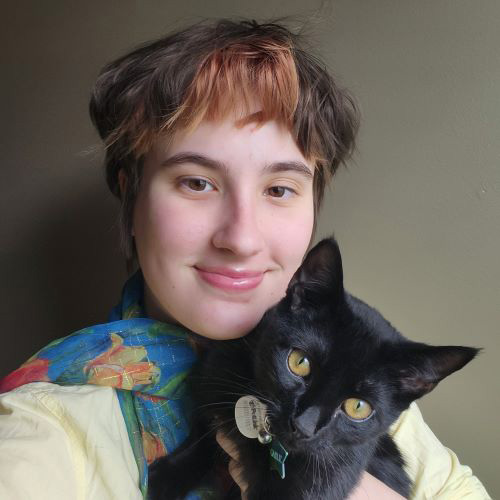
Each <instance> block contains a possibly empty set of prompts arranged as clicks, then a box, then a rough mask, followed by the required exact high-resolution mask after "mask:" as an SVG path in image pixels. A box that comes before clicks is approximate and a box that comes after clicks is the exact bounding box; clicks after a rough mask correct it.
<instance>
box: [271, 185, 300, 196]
mask: <svg viewBox="0 0 500 500" xmlns="http://www.w3.org/2000/svg"><path fill="white" fill-rule="evenodd" d="M268 193H269V196H271V197H272V198H285V199H286V198H290V196H293V195H294V194H295V191H294V190H293V189H292V188H289V187H285V186H272V187H270V188H269V189H268Z"/></svg>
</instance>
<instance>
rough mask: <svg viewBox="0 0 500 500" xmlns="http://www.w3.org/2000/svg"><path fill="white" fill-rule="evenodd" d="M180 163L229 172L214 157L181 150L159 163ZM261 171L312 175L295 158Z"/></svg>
mask: <svg viewBox="0 0 500 500" xmlns="http://www.w3.org/2000/svg"><path fill="white" fill-rule="evenodd" d="M182 163H194V164H196V165H201V166H202V167H207V168H211V169H214V170H221V171H222V172H224V173H226V174H227V173H228V172H229V169H228V167H227V165H226V164H225V163H224V162H221V161H219V160H216V159H215V158H210V157H209V156H205V155H202V154H200V153H192V152H182V153H177V154H175V155H172V156H170V157H168V158H167V159H166V160H163V161H162V162H161V165H162V166H163V167H172V166H175V165H181V164H182ZM263 171H264V173H270V174H274V173H278V172H287V171H293V172H297V173H299V174H301V175H303V176H304V177H306V178H307V179H312V178H313V177H314V174H313V172H312V171H311V169H310V168H309V167H308V166H307V165H306V164H305V163H303V162H301V161H295V160H293V161H277V162H273V163H271V164H269V165H266V166H265V167H264V169H263Z"/></svg>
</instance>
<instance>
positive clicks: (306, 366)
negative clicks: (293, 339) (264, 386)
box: [288, 349, 311, 377]
mask: <svg viewBox="0 0 500 500" xmlns="http://www.w3.org/2000/svg"><path fill="white" fill-rule="evenodd" d="M288 368H290V371H291V372H292V373H293V374H294V375H298V376H299V377H307V376H308V375H309V374H310V373H311V364H310V363H309V359H308V358H307V356H306V353H305V352H304V351H301V350H300V349H292V350H291V351H290V354H289V355H288Z"/></svg>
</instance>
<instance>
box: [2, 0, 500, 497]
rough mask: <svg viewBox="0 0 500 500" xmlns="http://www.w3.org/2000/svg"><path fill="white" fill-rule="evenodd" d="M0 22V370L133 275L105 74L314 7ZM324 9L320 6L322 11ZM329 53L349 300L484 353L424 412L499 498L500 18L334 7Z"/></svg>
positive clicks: (498, 6) (439, 5) (476, 6)
mask: <svg viewBox="0 0 500 500" xmlns="http://www.w3.org/2000/svg"><path fill="white" fill-rule="evenodd" d="M16 5H17V7H12V6H11V7H8V8H7V9H6V10H5V9H4V11H3V13H2V17H3V21H4V23H3V28H2V29H3V33H2V35H3V37H4V40H3V43H2V47H3V49H2V56H3V57H4V58H5V59H6V60H5V61H2V66H1V68H2V69H1V72H2V75H1V85H2V97H3V98H4V99H5V103H4V104H3V106H2V134H1V137H2V140H1V145H2V159H3V165H2V183H1V187H0V189H1V190H2V193H1V196H0V204H1V205H0V206H1V213H2V225H1V228H2V231H1V232H0V238H1V272H2V277H3V280H2V284H3V285H2V299H1V301H0V303H1V307H2V312H1V314H2V321H3V330H2V334H1V335H2V336H3V337H2V351H1V354H0V361H1V366H2V369H1V370H0V373H6V372H7V371H9V370H10V369H12V368H14V367H15V366H17V365H18V364H19V363H21V362H22V361H23V360H24V359H26V358H27V357H28V356H29V355H30V354H32V353H33V351H34V350H36V349H37V348H39V347H42V346H43V345H44V344H45V343H47V342H48V340H50V339H52V338H56V337H60V336H63V335H66V334H68V333H69V332H71V331H73V330H75V329H78V328H81V327H83V326H86V325H88V324H91V323H94V322H99V321H103V320H105V317H106V312H107V310H108V309H109V307H110V306H111V305H112V304H113V303H114V302H115V300H116V297H117V294H118V292H119V289H120V287H121V282H122V280H123V278H124V276H125V272H124V266H123V264H122V262H121V260H120V257H119V254H118V252H117V250H116V230H115V227H114V217H115V215H116V205H115V203H114V200H112V199H111V196H110V195H108V194H107V192H106V188H105V186H104V182H103V177H102V172H101V170H100V168H99V165H100V154H99V153H96V152H91V153H89V151H93V148H94V147H95V145H96V144H97V139H96V135H95V134H94V132H93V130H92V129H91V126H90V124H89V120H88V118H87V111H86V107H87V98H88V93H89V89H90V87H91V85H92V82H93V80H94V78H95V76H96V74H97V72H98V70H99V68H100V67H101V66H102V65H103V64H104V63H105V62H106V61H108V60H110V59H111V58H113V57H115V56H117V55H118V54H120V53H122V52H123V51H124V50H126V49H128V48H131V47H133V46H134V45H136V44H138V43H141V42H143V41H145V40H148V39H150V38H153V37H156V36H159V35H160V34H161V33H163V32H164V31H166V30H168V29H170V28H171V27H174V26H178V25H179V24H182V23H183V22H186V21H188V20H189V19H194V17H195V16H205V15H206V16H213V17H218V16H231V15H245V16H249V17H256V18H261V17H262V16H264V15H265V16H273V15H276V16H278V15H284V14H297V13H302V14H304V15H307V14H309V13H311V11H310V10H309V11H308V10H307V9H306V8H305V7H304V5H305V2H300V1H293V2H292V1H290V0H289V1H287V2H281V1H279V0H266V1H265V2H264V1H257V2H252V7H247V6H243V5H244V4H243V2H240V3H238V4H235V2H234V1H232V0H228V1H211V2H201V1H195V0H186V1H184V2H167V1H159V0H157V1H144V2H133V1H129V0H127V1H115V2H98V1H87V2H68V1H59V2H57V1H55V2H36V1H31V2H29V1H25V2H17V3H16ZM312 5H313V7H317V6H318V5H319V2H315V3H314V4H312ZM326 5H327V8H326V9H324V10H323V11H322V12H321V14H320V15H319V16H318V17H319V18H320V19H322V22H321V23H319V24H318V26H317V27H316V28H315V32H316V42H317V44H318V49H319V51H320V52H321V53H323V55H324V56H325V59H326V60H327V62H328V64H329V65H330V67H331V68H333V70H334V72H335V73H336V74H338V75H340V76H341V77H342V80H343V82H344V83H345V84H346V85H347V86H348V87H350V88H351V89H352V90H353V91H354V93H355V94H356V95H357V97H358V98H359V100H360V102H361V105H362V109H363V125H362V129H361V134H360V140H359V149H358V153H357V155H356V157H355V162H352V163H351V164H350V166H349V168H348V169H347V170H343V171H342V172H341V173H340V174H339V176H338V178H337V180H336V181H335V185H334V188H333V191H332V193H330V195H329V196H328V198H327V200H326V206H325V209H324V212H323V215H322V218H321V223H320V228H319V232H320V234H321V235H325V234H329V233H331V232H332V231H335V233H336V236H337V237H338V239H339V241H340V244H341V247H342V250H343V254H344V261H345V275H346V284H347V288H348V289H349V290H350V291H351V292H352V293H354V294H357V295H359V296H360V297H361V298H363V299H364V300H366V301H367V302H369V303H371V304H373V305H374V306H376V307H378V308H379V309H380V310H381V311H382V313H383V314H385V315H386V316H387V317H388V318H389V319H390V320H391V321H392V322H393V323H394V324H395V326H397V327H398V328H399V329H400V330H401V331H402V332H403V333H405V334H406V335H407V336H409V337H411V338H413V339H415V340H422V341H427V342H432V343H440V344H451V343H457V344H460V343H463V344H470V345H476V346H482V347H484V348H485V351H484V353H483V354H482V355H481V356H480V358H479V359H478V360H476V361H474V362H473V363H472V364H471V365H470V366H468V367H467V368H466V369H464V370H463V371H462V372H460V373H458V374H456V375H454V376H453V377H451V378H450V379H449V380H448V381H446V382H444V383H443V385H442V386H440V387H439V388H438V389H437V390H436V391H435V393H433V394H431V395H430V396H429V397H428V398H427V399H426V400H424V401H423V402H422V404H421V406H422V408H423V410H424V412H425V416H426V419H427V421H428V422H429V424H430V425H431V427H432V428H433V430H434V431H435V432H436V434H437V435H438V437H439V438H440V439H441V440H442V441H443V442H444V443H446V444H447V445H448V446H449V447H450V448H452V449H454V450H455V451H456V452H457V453H458V454H459V456H460V457H461V459H462V460H463V461H464V462H466V463H469V464H470V465H471V466H472V467H473V468H474V470H475V471H476V473H477V474H478V475H479V476H480V477H481V478H482V479H483V481H484V482H485V484H486V486H487V487H488V488H489V490H490V493H491V494H492V496H497V495H499V494H500V480H499V477H498V473H497V468H498V467H495V463H498V459H497V448H498V445H499V444H500V443H499V439H498V436H499V435H500V433H499V432H498V423H499V412H500V396H499V383H498V380H499V376H498V372H497V369H496V366H497V359H498V357H499V356H500V349H499V344H498V333H499V330H500V326H499V325H500V313H499V310H500V307H499V306H500V266H499V265H498V255H500V168H499V167H500V166H499V162H500V144H499V137H498V136H499V131H500V99H499V95H500V64H499V63H500V59H499V56H498V47H500V3H498V2H494V1H490V2H487V1H477V2H466V1H452V0H448V1H443V0H441V1H435V2H430V1H416V0H414V1H409V0H406V1H402V0H391V1H389V0H386V1H381V0H378V1H377V2H373V1H368V0H365V1H353V0H350V1H349V0H344V1H334V2H332V3H329V2H326Z"/></svg>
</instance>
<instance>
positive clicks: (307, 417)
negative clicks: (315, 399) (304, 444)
mask: <svg viewBox="0 0 500 500" xmlns="http://www.w3.org/2000/svg"><path fill="white" fill-rule="evenodd" d="M319 416H320V411H319V408H318V407H317V406H311V407H309V408H307V409H306V410H305V411H304V412H302V413H301V414H300V415H296V416H295V418H291V419H290V429H291V431H292V433H293V434H294V435H295V436H297V437H305V438H310V437H312V436H314V434H315V433H316V430H317V427H318V421H319Z"/></svg>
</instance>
